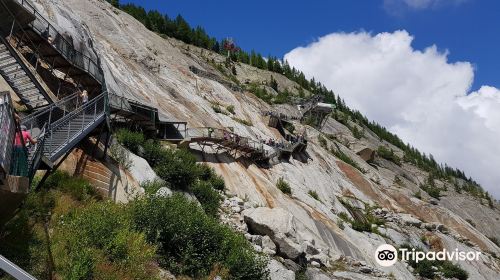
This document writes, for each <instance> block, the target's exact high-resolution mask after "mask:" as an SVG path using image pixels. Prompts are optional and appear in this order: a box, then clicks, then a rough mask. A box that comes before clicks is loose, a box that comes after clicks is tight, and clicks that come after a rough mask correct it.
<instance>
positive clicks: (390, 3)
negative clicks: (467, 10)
mask: <svg viewBox="0 0 500 280" xmlns="http://www.w3.org/2000/svg"><path fill="white" fill-rule="evenodd" d="M467 1H468V0H384V2H383V3H384V4H383V5H384V9H385V10H386V11H387V12H389V13H390V14H394V15H400V14H402V13H403V12H404V11H406V10H414V11H420V10H425V9H436V8H441V7H446V6H457V5H460V4H462V3H464V2H467Z"/></svg>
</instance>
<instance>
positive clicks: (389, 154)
mask: <svg viewBox="0 0 500 280" xmlns="http://www.w3.org/2000/svg"><path fill="white" fill-rule="evenodd" d="M377 155H378V156H379V157H381V158H384V159H386V160H388V161H392V162H394V163H395V164H397V165H399V166H401V159H400V158H399V157H398V156H397V155H396V154H395V153H394V151H393V150H392V149H391V150H390V149H388V148H386V147H385V146H379V147H378V150H377Z"/></svg>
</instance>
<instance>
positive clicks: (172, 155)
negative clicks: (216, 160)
mask: <svg viewBox="0 0 500 280" xmlns="http://www.w3.org/2000/svg"><path fill="white" fill-rule="evenodd" d="M154 170H155V171H156V174H158V176H159V177H160V178H162V179H163V180H165V181H166V182H168V183H169V184H170V186H171V187H172V188H173V189H176V190H183V191H188V190H189V187H190V186H191V185H192V184H193V183H194V182H195V181H196V179H197V178H198V175H199V170H200V169H199V167H198V164H197V163H196V158H195V157H194V156H193V155H192V154H191V153H189V151H187V150H182V149H165V150H164V159H163V160H162V161H161V162H160V163H158V165H157V166H156V167H155V168H154Z"/></svg>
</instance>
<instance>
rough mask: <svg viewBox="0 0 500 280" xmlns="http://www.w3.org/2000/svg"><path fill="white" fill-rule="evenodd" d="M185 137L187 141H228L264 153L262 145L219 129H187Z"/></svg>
mask: <svg viewBox="0 0 500 280" xmlns="http://www.w3.org/2000/svg"><path fill="white" fill-rule="evenodd" d="M185 137H186V138H187V139H189V138H208V139H215V140H222V141H228V142H232V143H235V144H237V145H240V146H242V147H247V148H250V149H252V150H254V151H255V152H259V153H264V144H263V143H260V142H257V141H255V140H252V139H250V138H248V137H242V136H240V135H238V134H236V133H233V132H231V131H229V130H225V129H221V128H212V127H196V128H188V129H186V131H185Z"/></svg>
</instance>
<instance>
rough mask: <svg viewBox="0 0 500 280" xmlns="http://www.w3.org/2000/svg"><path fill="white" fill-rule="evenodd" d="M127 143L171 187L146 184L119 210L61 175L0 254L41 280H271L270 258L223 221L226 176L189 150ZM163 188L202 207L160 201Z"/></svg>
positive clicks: (2, 242) (11, 228) (29, 205)
mask: <svg viewBox="0 0 500 280" xmlns="http://www.w3.org/2000/svg"><path fill="white" fill-rule="evenodd" d="M122 135H127V137H125V138H120V139H130V138H132V139H139V138H136V137H129V136H128V135H130V132H126V133H123V132H122ZM125 143H126V144H127V145H132V147H135V148H138V147H140V146H142V147H143V149H144V151H145V155H146V156H145V157H146V158H147V160H148V161H149V162H150V164H151V165H152V166H153V168H155V169H156V170H157V171H158V175H159V176H160V177H161V178H162V179H163V180H164V181H152V182H147V183H145V184H144V185H143V186H144V187H145V190H146V194H145V195H144V196H142V197H139V198H136V199H135V200H134V201H132V202H129V203H128V204H115V203H113V202H110V201H106V200H103V198H102V197H100V196H99V195H98V194H97V193H96V192H95V191H94V189H93V188H92V187H91V186H90V184H89V183H88V182H87V181H85V180H83V179H79V178H74V177H71V176H69V175H68V174H66V173H63V172H56V173H55V174H53V175H51V176H50V177H49V178H48V180H47V181H46V184H45V185H44V188H43V190H42V192H40V193H31V194H30V195H29V197H28V199H27V200H26V205H25V207H24V208H23V209H22V211H21V212H20V213H19V214H18V215H17V216H16V217H15V219H13V220H12V221H11V222H9V223H8V224H7V226H6V230H5V234H4V235H2V236H1V237H0V254H3V255H5V256H6V257H7V258H9V259H11V260H13V261H14V262H16V263H17V264H19V265H21V266H22V267H23V268H26V269H27V270H28V271H29V272H30V273H32V274H34V275H35V276H36V277H37V278H39V279H48V278H53V277H55V278H56V279H158V278H159V275H158V269H157V267H158V266H160V267H162V268H164V269H167V270H169V271H171V272H173V273H174V274H176V275H186V276H189V277H192V278H196V279H204V278H205V277H206V276H208V275H209V274H210V273H211V272H213V271H214V270H216V271H220V272H221V274H223V275H225V276H226V277H225V279H267V271H266V261H265V259H264V258H263V257H261V256H260V255H259V254H258V253H256V252H255V251H254V250H253V247H252V246H251V245H250V244H249V243H248V242H247V241H246V239H245V238H244V237H243V236H242V235H240V234H237V233H235V232H233V231H232V230H231V229H230V228H229V227H227V226H224V225H221V224H220V223H219V221H218V219H217V211H218V207H219V204H220V195H219V194H218V192H217V190H223V189H224V181H223V180H222V178H221V177H220V176H217V175H216V174H215V172H214V171H213V170H212V169H211V168H210V167H208V166H207V165H200V164H197V163H196V162H195V160H194V157H193V156H192V155H190V154H189V153H188V152H187V151H183V150H172V149H168V148H163V147H162V146H161V145H160V144H159V143H157V142H154V141H151V140H148V141H144V142H143V143H140V141H124V142H123V144H124V145H125ZM191 172H192V174H191V175H190V176H189V178H188V179H186V178H182V177H183V175H185V174H190V173H191ZM163 186H168V187H170V188H172V189H179V190H184V191H189V192H191V193H193V194H194V195H195V196H196V198H197V199H198V201H200V203H201V207H200V206H198V204H197V203H195V202H192V201H189V200H188V199H187V198H186V197H185V196H184V195H182V194H174V195H173V196H170V197H161V196H157V195H156V192H157V191H158V189H159V188H161V187H163ZM48 232H51V234H50V235H49V234H48ZM222 272H223V273H222Z"/></svg>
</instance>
